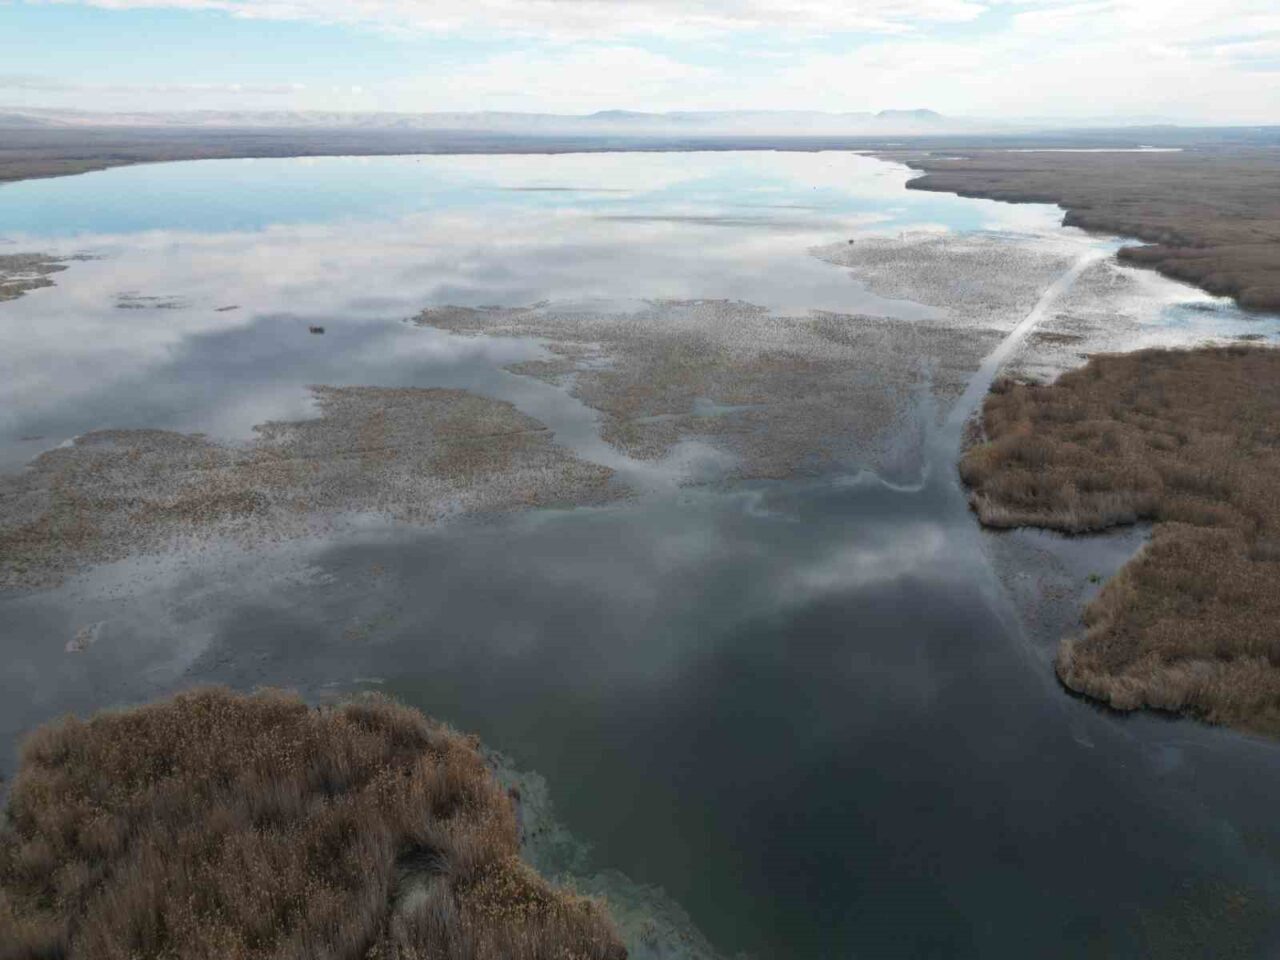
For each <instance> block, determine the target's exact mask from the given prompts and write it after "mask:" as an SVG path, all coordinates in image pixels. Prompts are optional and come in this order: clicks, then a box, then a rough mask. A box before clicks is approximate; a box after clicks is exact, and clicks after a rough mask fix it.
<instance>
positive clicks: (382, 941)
mask: <svg viewBox="0 0 1280 960" xmlns="http://www.w3.org/2000/svg"><path fill="white" fill-rule="evenodd" d="M518 851H519V836H518V830H517V825H516V817H515V813H514V811H513V807H512V802H511V799H510V798H509V797H508V796H507V794H506V792H505V791H504V790H502V788H501V787H500V786H499V785H498V784H497V782H496V780H495V779H494V776H493V773H492V771H491V770H490V769H489V767H488V766H487V765H486V763H485V761H484V759H483V758H482V757H481V755H480V753H479V752H478V750H477V745H476V743H475V741H474V740H472V739H470V738H467V737H464V736H462V735H460V734H458V733H455V732H454V731H452V730H450V729H448V728H446V727H444V726H441V725H440V724H437V723H434V722H432V721H430V720H427V719H426V718H424V717H423V716H422V715H421V714H420V713H418V712H416V711H414V710H410V709H408V708H406V707H402V706H399V705H396V704H394V703H392V702H390V701H387V700H382V699H364V700H360V701H356V702H351V703H347V704H345V705H342V706H338V707H332V708H323V709H321V708H313V707H309V706H307V705H306V704H304V703H303V702H302V701H301V700H299V699H298V698H296V697H294V696H291V695H287V694H283V693H279V692H260V693H257V694H254V695H252V696H244V695H237V694H233V693H230V692H228V691H225V690H220V689H215V688H209V689H203V690H196V691H192V692H188V693H183V694H180V695H179V696H177V697H175V698H173V699H171V700H168V701H164V702H160V703H154V704H150V705H148V706H144V707H139V708H136V709H133V710H127V711H122V712H114V713H103V714H99V715H97V716H95V717H93V718H92V719H89V720H87V721H82V720H77V719H73V718H69V719H66V720H62V721H57V722H54V723H52V724H49V725H47V726H45V727H43V728H41V729H40V730H38V731H37V732H36V733H34V734H33V735H32V736H31V737H30V738H28V740H27V741H26V743H25V745H24V747H23V752H22V764H21V769H20V771H19V773H18V776H17V778H16V780H15V782H14V783H13V786H12V792H11V796H10V800H9V817H8V822H7V823H6V825H5V826H4V829H3V831H2V832H0V957H3V958H5V960H47V958H53V957H66V958H68V960H75V958H93V960H142V958H157V960H159V958H166V957H184V958H200V957H207V958H210V960H214V958H217V960H251V958H253V960H267V958H280V960H284V958H297V960H315V958H330V960H341V958H351V960H422V958H427V957H432V958H436V957H439V958H464V957H465V958H475V960H482V958H483V960H498V958H504V960H506V958H528V960H535V958H537V960H543V958H546V960H551V958H556V960H562V958H563V960H619V958H622V957H625V956H626V951H625V950H624V949H623V947H622V945H621V943H620V942H619V941H618V939H617V937H616V935H615V933H614V932H613V928H612V925H611V923H610V921H609V918H608V915H607V912H606V911H605V908H604V906H603V905H602V904H601V903H600V902H598V901H595V900H590V899H586V898H583V897H579V896H576V895H574V894H572V893H569V892H566V891H563V890H560V889H556V888H554V887H552V886H550V885H548V884H547V883H546V882H545V881H543V880H542V879H541V878H540V877H538V876H537V875H536V874H535V873H534V872H533V871H532V870H531V869H530V868H529V867H527V866H526V865H525V864H524V863H523V862H522V861H521V860H520V858H519V856H518Z"/></svg>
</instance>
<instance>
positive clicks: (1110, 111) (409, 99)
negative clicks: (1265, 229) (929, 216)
mask: <svg viewBox="0 0 1280 960" xmlns="http://www.w3.org/2000/svg"><path fill="white" fill-rule="evenodd" d="M34 2H57V3H74V2H80V3H90V4H92V5H94V6H98V7H104V8H112V9H122V10H123V9H131V10H135V9H136V10H145V9H156V8H184V9H193V10H209V11H221V12H222V13H224V14H230V15H232V16H236V17H243V18H270V19H275V20H298V21H313V22H329V23H335V24H340V25H348V26H350V25H358V26H360V27H372V28H376V29H379V30H383V31H389V32H394V33H410V34H418V33H429V34H449V35H453V34H458V35H466V36H468V37H472V38H494V37H499V36H508V37H510V36H515V37H518V38H524V39H526V40H528V41H529V42H525V43H522V44H520V48H519V50H518V51H517V52H512V53H504V54H501V55H497V56H488V57H484V56H480V55H474V56H471V57H470V58H468V57H466V56H465V55H463V54H459V55H458V56H457V57H450V58H449V59H448V62H444V61H438V62H436V63H429V64H426V65H425V66H424V67H423V69H422V71H421V72H420V73H417V74H415V75H408V76H403V77H401V78H399V79H392V80H387V79H385V77H381V76H379V77H371V76H365V75H363V74H362V73H361V69H360V67H361V65H360V64H359V63H354V64H346V65H335V66H334V67H333V69H332V70H331V71H330V72H332V73H333V74H334V76H332V77H326V78H324V79H323V80H322V79H321V78H320V77H319V76H317V75H316V74H314V73H313V74H310V75H299V76H298V79H299V80H303V81H306V82H307V84H308V89H306V90H300V89H299V90H291V89H285V88H277V89H269V88H268V87H262V88H254V87H251V86H248V85H246V86H244V87H242V88H240V89H239V90H236V89H233V88H231V87H228V88H227V89H225V91H223V90H222V88H216V87H203V88H197V87H194V86H193V87H191V88H190V89H191V92H192V93H193V95H196V99H197V101H198V102H199V103H200V105H202V106H207V107H217V106H220V105H225V106H226V107H227V108H229V109H230V108H240V107H246V106H251V105H252V104H253V103H254V101H253V100H252V97H250V96H248V95H249V94H253V93H259V94H261V100H260V101H258V103H259V104H260V105H261V106H263V107H268V108H275V107H277V106H288V107H290V108H294V109H329V108H332V109H347V110H382V109H385V110H397V111H408V112H413V111H429V110H473V109H503V110H527V111H550V112H575V113H576V112H587V111H591V110H596V109H602V108H609V107H622V108H630V109H637V110H671V109H733V108H756V109H787V108H798V109H820V110H833V111H845V110H868V109H879V108H882V107H914V106H924V107H932V108H934V109H937V110H940V111H942V112H944V113H951V114H956V115H964V116H979V117H981V116H986V117H995V116H1002V115H1004V116H1009V115H1012V116H1019V115H1022V116H1026V115H1032V116H1038V117H1042V116H1062V117H1081V118H1084V117H1088V118H1095V117H1102V116H1107V115H1116V114H1135V113H1136V114H1144V115H1159V116H1164V117H1168V118H1170V119H1174V120H1183V121H1192V120H1198V121H1218V122H1250V123H1253V122H1258V123H1264V122H1273V123H1274V122H1280V0H1212V2H1205V0H851V2H839V0H34ZM2 6H3V3H2V0H0V7H2ZM984 12H985V13H989V14H995V15H992V16H986V17H981V19H979V17H980V15H981V14H983V13H984ZM1001 14H1005V15H1007V16H1002V15H1001ZM956 25H963V27H964V29H961V30H957V29H953V28H954V27H955V26H956ZM746 34H750V35H751V46H750V52H749V53H746V52H744V53H743V54H742V55H741V56H734V54H735V52H736V51H737V50H738V48H739V45H740V42H741V39H742V37H743V36H744V35H746ZM834 34H840V35H841V36H843V37H845V38H846V40H847V42H848V46H847V49H845V50H843V51H839V52H832V51H833V45H832V43H830V42H823V43H822V44H821V45H819V44H818V43H816V42H814V40H815V39H816V38H817V37H818V36H824V35H826V36H829V35H834ZM661 38H668V39H670V38H678V39H680V40H683V41H692V42H687V43H682V44H679V45H676V44H671V45H666V46H664V45H663V42H662V39H661ZM459 49H462V47H461V45H460V47H459ZM837 49H838V48H837ZM690 50H696V51H698V62H697V63H693V62H689V60H688V59H687V58H689V57H690V54H689V53H688V51H690ZM93 67H94V65H93V64H87V65H86V72H85V76H86V77H89V76H92V72H93ZM316 69H317V70H319V69H320V68H319V67H318V66H317V67H316ZM205 74H206V75H207V74H208V71H207V70H206V71H205ZM304 74H305V71H304ZM62 79H63V78H60V77H59V78H39V77H31V76H24V77H19V78H10V79H9V82H7V83H6V82H5V81H4V80H3V79H2V78H0V88H3V89H10V90H14V91H16V92H18V93H21V94H22V96H23V98H24V99H26V100H27V101H29V102H30V105H36V104H37V102H39V103H40V104H47V105H85V106H90V105H93V106H100V107H105V106H112V107H121V106H125V105H126V104H127V105H128V106H129V107H130V108H133V109H162V108H173V107H177V106H180V104H179V103H178V102H177V101H179V100H180V99H181V98H180V96H178V95H177V92H180V91H181V90H182V89H184V88H183V78H182V77H173V78H168V77H163V78H156V80H157V82H156V83H154V84H152V85H150V86H147V85H145V84H143V85H140V86H138V87H136V88H133V89H135V90H137V91H150V92H153V93H155V94H156V96H155V97H154V98H151V99H147V98H146V97H133V96H132V94H131V93H130V92H129V89H126V88H113V91H112V92H113V99H112V98H107V97H102V98H100V99H98V100H97V101H96V102H95V103H93V104H90V103H89V102H88V101H89V100H90V99H91V98H89V97H87V96H86V97H85V98H83V99H82V100H79V101H76V100H75V97H76V91H77V90H80V89H83V90H90V89H92V90H94V91H101V90H103V89H104V88H101V87H94V86H90V85H86V86H85V87H79V88H77V87H75V86H74V85H72V86H67V85H66V84H63V83H62V82H61V81H62ZM162 80H163V81H170V80H171V81H172V83H167V82H166V83H161V82H159V81H162ZM334 83H339V84H341V88H342V90H341V94H340V95H339V96H337V97H336V99H334V97H333V95H332V94H331V93H326V92H325V91H327V90H328V89H329V87H330V86H331V85H332V84H334ZM166 90H168V91H171V92H172V91H176V92H175V95H174V96H172V97H170V98H169V100H170V101H172V102H164V98H163V96H162V94H163V93H164V92H165V91H166ZM59 91H62V93H60V92H59ZM224 93H225V101H224V100H219V99H218V98H219V97H220V96H223V95H224ZM60 98H61V99H60ZM73 101H75V102H73ZM284 101H287V103H286V102H284Z"/></svg>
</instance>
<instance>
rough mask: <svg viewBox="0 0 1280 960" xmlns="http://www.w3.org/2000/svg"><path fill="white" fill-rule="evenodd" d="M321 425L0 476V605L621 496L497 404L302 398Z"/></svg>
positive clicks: (116, 449)
mask: <svg viewBox="0 0 1280 960" xmlns="http://www.w3.org/2000/svg"><path fill="white" fill-rule="evenodd" d="M312 394H313V396H314V397H315V399H316V403H317V406H318V407H319V411H320V414H321V415H320V416H319V417H317V418H315V419H312V420H300V421H289V422H277V421H273V422H270V423H265V424H262V425H260V426H258V427H257V428H256V432H257V438H256V439H255V440H254V441H253V442H252V443H249V444H243V445H228V444H221V443H216V442H214V441H212V440H210V439H209V438H207V437H205V436H203V435H200V434H181V433H173V432H169V431H164V430H102V431H97V432H94V433H89V434H85V435H84V436H82V437H78V438H77V439H76V440H75V442H74V443H71V444H69V445H66V446H63V447H60V448H57V449H54V450H50V451H48V452H47V453H44V454H42V455H41V456H40V457H38V458H37V459H36V460H35V461H34V462H33V463H32V465H31V466H30V468H28V469H27V470H25V471H23V472H22V473H18V474H14V475H9V476H0V590H2V589H5V588H13V587H17V588H24V587H32V586H42V585H45V584H48V583H56V582H58V580H59V579H60V578H61V577H63V576H64V575H66V574H67V573H68V572H73V571H74V570H76V569H77V568H78V567H79V566H81V565H85V564H89V563H95V562H107V561H111V560H118V559H121V558H124V557H128V556H132V555H136V554H140V553H145V552H159V551H162V550H165V549H168V548H170V547H172V546H174V545H191V544H193V543H195V544H198V543H199V542H201V541H204V540H209V539H212V538H214V537H226V538H230V539H232V540H234V541H237V542H240V543H243V544H246V545H250V546H252V545H254V544H257V543H262V542H271V541H274V540H279V539H284V538H287V537H297V536H304V535H306V534H307V533H310V532H314V531H316V530H318V529H324V528H325V526H326V525H332V524H334V523H336V522H338V521H339V520H340V518H343V517H346V516H351V515H358V514H375V515H379V516H383V517H389V518H392V519H394V520H396V521H399V522H405V523H414V524H428V523H433V522H435V521H438V520H441V519H444V518H447V517H449V516H453V515H460V514H478V513H495V512H500V511H506V510H518V509H524V508H528V507H535V506H545V505H548V504H559V503H598V502H603V501H606V500H610V499H614V498H616V497H618V496H619V495H620V494H619V491H618V490H616V489H615V488H613V487H612V486H611V485H610V483H609V480H610V477H611V476H612V474H611V471H610V470H608V469H607V468H605V467H601V466H598V465H595V464H590V463H587V462H585V461H583V460H580V459H579V458H577V457H576V456H574V455H573V454H572V453H571V452H570V451H568V450H567V449H565V448H563V447H561V446H559V445H558V444H556V443H555V442H554V441H553V438H552V436H551V431H550V430H548V429H547V428H546V426H544V425H543V424H542V423H540V422H538V421H537V420H534V419H533V418H532V417H528V416H525V415H524V414H522V413H520V412H519V411H518V410H516V409H515V407H514V406H512V405H511V404H510V403H505V402H502V401H499V400H493V399H490V398H487V397H479V396H476V395H474V394H471V393H468V392H466V391H463V390H446V389H422V388H408V387H404V388H389V387H313V388H312Z"/></svg>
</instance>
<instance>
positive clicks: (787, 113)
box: [0, 108, 1002, 137]
mask: <svg viewBox="0 0 1280 960" xmlns="http://www.w3.org/2000/svg"><path fill="white" fill-rule="evenodd" d="M0 126H5V127H19V126H21V127H86V126H95V127H100V126H113V127H237V128H246V127H248V128H277V129H278V128H302V129H313V130H319V129H328V130H359V129H368V130H461V131H486V132H494V133H512V134H521V133H523V134H557V135H565V134H575V133H576V134H582V135H596V136H601V135H605V136H607V135H610V134H613V135H618V136H642V135H646V134H651V135H655V136H657V135H660V136H668V137H669V136H673V135H675V136H678V135H680V134H689V135H691V136H705V135H715V134H736V135H749V134H762V135H777V134H788V135H792V136H803V135H828V136H829V135H851V136H853V135H864V134H865V135H872V136H885V135H889V136H893V135H904V136H906V135H911V134H929V133H933V134H941V133H976V132H981V131H984V130H996V129H1001V128H1002V127H1001V125H999V124H995V123H992V122H989V121H972V120H963V119H956V118H952V117H945V116H943V115H942V114H940V113H937V112H936V111H933V110H923V109H922V110H881V111H880V112H879V113H822V112H819V111H804V110H724V111H678V112H673V113H642V112H637V111H632V110H602V111H600V112H598V113H591V114H586V115H566V114H550V113H497V112H478V113H338V112H324V111H295V110H288V111H253V112H250V111H221V110H218V111H215V110H201V111H189V112H164V113H141V112H140V113H97V112H92V111H87V110H37V109H12V108H10V109H0Z"/></svg>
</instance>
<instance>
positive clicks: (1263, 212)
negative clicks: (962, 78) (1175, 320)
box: [893, 147, 1280, 310]
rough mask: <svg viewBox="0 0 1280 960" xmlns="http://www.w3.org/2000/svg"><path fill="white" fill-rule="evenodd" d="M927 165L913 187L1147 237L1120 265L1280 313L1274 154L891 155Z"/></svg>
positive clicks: (1278, 161) (1279, 177) (1211, 150)
mask: <svg viewBox="0 0 1280 960" xmlns="http://www.w3.org/2000/svg"><path fill="white" fill-rule="evenodd" d="M893 158H894V159H897V160H901V161H902V162H905V163H907V164H908V165H909V166H911V167H913V168H915V169H917V170H922V171H924V174H925V175H924V176H923V177H920V178H918V179H916V180H913V181H912V182H911V183H910V185H909V186H910V188H911V189H913V190H931V191H937V192H947V193H957V194H960V195H961V196H965V197H975V198H986V199H992V200H1004V201H1010V202H1015V203H1018V202H1023V203H1056V204H1059V205H1060V206H1062V207H1065V208H1066V211H1067V213H1066V217H1065V218H1064V222H1065V223H1066V224H1067V225H1068V226H1077V227H1081V228H1083V229H1085V230H1091V231H1096V232H1100V233H1113V234H1119V235H1121V236H1123V237H1133V238H1137V239H1138V240H1141V241H1143V242H1144V244H1145V245H1144V246H1130V247H1125V248H1124V249H1122V250H1121V251H1120V254H1119V256H1120V259H1121V260H1122V261H1124V262H1127V263H1131V264H1135V265H1141V266H1147V267H1153V268H1155V269H1156V270H1159V271H1160V273H1162V274H1164V275H1165V276H1167V277H1172V278H1174V279H1176V280H1182V281H1185V282H1187V283H1193V284H1195V285H1197V286H1199V287H1202V288H1203V289H1205V290H1207V291H1208V292H1210V293H1213V294H1216V295H1219V296H1230V297H1234V298H1235V299H1236V301H1237V302H1238V303H1239V304H1240V305H1241V306H1243V307H1247V308H1250V309H1257V310H1276V309H1280V153H1277V151H1275V150H1274V149H1260V148H1254V147H1241V148H1233V149H1228V148H1224V147H1190V148H1187V149H1185V150H1180V151H1174V152H1167V153H1160V152H1096V153H1090V152H1072V151H1069V150H1062V151H1058V150H1043V151H1037V150H965V151H961V152H960V153H958V154H957V153H955V152H951V153H949V154H948V155H946V156H941V155H937V154H901V153H899V154H894V155H893Z"/></svg>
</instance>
